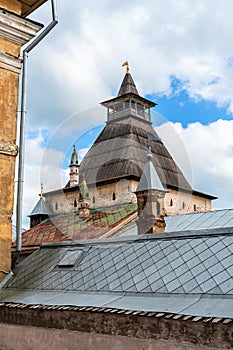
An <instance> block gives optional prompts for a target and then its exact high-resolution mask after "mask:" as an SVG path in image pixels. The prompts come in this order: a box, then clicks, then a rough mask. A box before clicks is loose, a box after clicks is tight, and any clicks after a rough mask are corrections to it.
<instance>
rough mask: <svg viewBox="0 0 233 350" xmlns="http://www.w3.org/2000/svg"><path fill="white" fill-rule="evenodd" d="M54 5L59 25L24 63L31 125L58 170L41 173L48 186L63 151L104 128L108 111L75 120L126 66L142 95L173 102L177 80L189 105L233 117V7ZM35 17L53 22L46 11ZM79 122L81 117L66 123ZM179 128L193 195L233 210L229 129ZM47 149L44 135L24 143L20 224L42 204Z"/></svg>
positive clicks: (114, 86)
mask: <svg viewBox="0 0 233 350" xmlns="http://www.w3.org/2000/svg"><path fill="white" fill-rule="evenodd" d="M57 5H58V13H59V24H58V25H57V26H56V27H55V28H54V30H53V31H52V32H51V33H50V34H49V36H48V37H46V38H45V39H44V40H43V42H41V43H40V45H39V46H37V47H36V48H35V49H34V50H33V51H32V52H31V53H30V55H29V62H28V68H29V71H28V99H27V101H28V102H27V111H28V113H27V115H28V116H29V118H27V125H28V128H29V129H30V130H32V131H34V130H37V131H38V130H41V129H48V131H49V133H50V135H53V137H52V141H53V142H50V144H49V149H50V153H48V154H49V160H50V159H52V160H53V161H54V162H55V163H53V165H52V167H51V163H50V162H49V161H46V162H45V164H44V165H45V168H46V169H47V170H46V171H47V175H48V176H47V178H48V180H49V181H50V179H51V180H52V179H55V178H58V179H59V181H60V161H62V159H63V156H64V154H63V152H64V153H66V151H67V150H68V149H69V147H70V146H71V145H72V143H73V142H74V141H75V139H76V138H78V136H79V133H80V132H82V130H83V129H84V128H85V127H86V128H90V127H91V126H92V125H97V124H99V123H103V122H104V121H105V120H106V115H105V112H104V111H101V110H98V113H97V109H96V107H94V108H93V109H92V111H90V113H89V112H88V113H76V112H79V111H82V110H83V109H87V108H89V107H92V106H96V105H97V104H98V103H99V102H101V101H102V100H105V99H108V98H110V97H111V96H115V95H116V93H117V90H118V87H119V84H120V82H121V79H122V77H123V75H124V70H123V68H122V67H121V63H122V62H124V61H125V60H128V61H129V63H130V66H131V71H132V75H133V78H134V80H135V82H136V84H137V87H138V90H139V92H140V93H141V95H144V94H153V93H155V94H165V95H169V94H171V93H172V89H171V76H173V77H176V78H177V79H180V80H181V81H182V82H183V85H182V86H181V88H183V89H185V90H186V91H187V93H188V94H189V96H190V97H191V98H192V99H199V98H203V99H204V100H207V101H213V102H214V103H216V104H217V105H218V106H226V107H227V108H228V112H229V113H231V114H232V115H233V94H232V81H233V63H232V58H233V46H232V44H231V43H232V42H233V22H232V12H233V3H232V0H225V1H224V2H219V0H205V1H203V0H197V1H195V4H194V3H193V2H191V1H186V0H164V1H160V0H156V1H154V0H148V1H146V2H144V3H143V2H142V1H140V0H136V1H134V2H132V1H129V0H126V1H124V5H123V6H120V5H119V3H118V2H116V1H113V0H103V1H101V2H99V1H97V2H93V1H91V0H87V1H85V2H80V1H69V4H68V3H67V1H65V0H58V1H57ZM34 18H35V19H36V20H38V21H39V22H44V23H48V22H49V21H50V3H49V2H47V3H46V4H45V5H44V6H42V7H41V9H40V10H39V11H38V12H37V14H36V15H35V16H34ZM73 113H75V114H76V115H78V117H77V118H73V117H71V118H70V119H68V118H67V117H68V116H70V115H71V114H73ZM173 126H174V128H175V130H176V132H177V133H178V135H179V136H180V139H181V140H179V137H177V136H174V139H176V144H177V147H176V157H177V158H178V159H181V163H182V159H186V161H185V162H183V165H182V166H181V167H182V169H184V171H185V173H186V175H187V177H188V178H189V179H191V180H192V177H193V186H194V187H195V189H197V190H200V191H204V192H209V193H213V194H216V195H218V196H219V197H220V198H223V200H219V201H216V206H217V205H219V207H220V206H228V205H230V204H231V196H230V194H229V193H230V191H229V189H230V186H232V176H231V168H232V157H233V154H232V153H233V151H232V149H233V148H232V141H231V135H232V123H231V122H225V121H218V122H216V123H212V124H210V125H209V126H203V125H202V124H200V123H194V124H191V125H189V126H188V128H186V129H184V128H182V126H181V125H180V124H175V125H173ZM169 140H171V137H170V138H169V137H168V138H167V142H169ZM42 141H43V136H42V134H39V136H38V137H37V138H36V139H34V140H28V139H27V141H26V147H27V150H30V152H29V151H28V152H29V153H27V156H26V169H25V191H24V193H25V195H24V196H25V200H24V216H25V215H26V214H28V213H29V212H30V210H31V209H32V206H33V204H34V203H35V202H36V201H37V199H38V197H37V196H36V194H37V193H38V192H39V189H40V181H41V179H40V167H41V166H40V164H41V159H42V153H43V150H44V149H43V146H42V145H41V142H42ZM182 143H183V144H184V145H185V148H183V147H182V146H181V145H182ZM58 149H59V151H57V150H58ZM185 149H186V150H187V153H188V155H187V154H185ZM33 150H34V151H33ZM32 151H33V152H32ZM172 153H173V152H172ZM190 162H191V164H192V165H191V166H189V164H190ZM178 163H179V161H178ZM192 172H193V175H192ZM52 174H53V175H52ZM55 174H57V175H56V176H55ZM51 182H52V185H53V186H54V185H55V184H54V183H53V180H52V181H51ZM59 183H60V182H59ZM59 183H58V184H57V185H56V186H58V185H59ZM50 185H51V184H48V188H46V186H47V184H45V190H48V189H49V187H50ZM218 203H219V204H218Z"/></svg>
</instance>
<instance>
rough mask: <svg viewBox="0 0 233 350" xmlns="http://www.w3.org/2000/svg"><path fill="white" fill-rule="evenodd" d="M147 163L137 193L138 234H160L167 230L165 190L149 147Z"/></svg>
mask: <svg viewBox="0 0 233 350" xmlns="http://www.w3.org/2000/svg"><path fill="white" fill-rule="evenodd" d="M147 160H148V161H147V163H146V165H145V168H144V170H143V173H142V176H141V179H140V181H139V184H138V187H137V189H136V191H135V193H136V196H137V202H138V219H137V221H136V224H137V226H138V233H139V234H145V233H158V232H163V231H164V230H165V226H166V224H165V221H164V215H163V214H164V213H163V212H164V197H165V193H166V192H165V190H164V187H163V185H162V183H161V181H160V179H159V176H158V174H157V172H156V170H155V168H154V165H153V163H152V154H151V150H150V147H149V152H148V155H147Z"/></svg>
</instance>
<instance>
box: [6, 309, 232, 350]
mask: <svg viewBox="0 0 233 350" xmlns="http://www.w3.org/2000/svg"><path fill="white" fill-rule="evenodd" d="M231 331H232V326H231V324H223V323H221V322H220V323H212V322H202V321H199V322H193V321H191V320H186V321H184V320H174V319H164V318H155V317H146V316H132V315H124V314H121V315H120V314H112V313H104V312H103V313H101V312H99V313H97V312H82V311H68V310H67V311H65V310H60V311H58V310H51V309H50V310H48V309H46V308H44V309H38V308H37V309H32V308H29V307H26V308H12V306H11V307H9V308H8V307H4V306H2V307H1V308H0V333H1V337H0V349H4V350H10V349H11V350H13V349H17V350H24V349H30V350H33V349H35V350H37V349H40V350H44V349H46V350H47V349H49V350H59V349H61V350H63V349H66V350H71V349H72V350H73V349H79V350H87V349H88V350H109V349H111V350H114V349H115V350H119V349H127V350H143V349H144V350H205V349H210V350H214V349H215V350H216V349H221V350H224V349H232V347H231V346H232V332H231Z"/></svg>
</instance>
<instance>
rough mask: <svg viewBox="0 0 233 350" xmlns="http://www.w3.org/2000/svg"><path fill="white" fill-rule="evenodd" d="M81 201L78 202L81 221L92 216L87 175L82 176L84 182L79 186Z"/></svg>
mask: <svg viewBox="0 0 233 350" xmlns="http://www.w3.org/2000/svg"><path fill="white" fill-rule="evenodd" d="M79 189H80V192H79V201H78V209H79V217H80V219H87V218H88V217H89V215H90V197H89V190H88V187H87V183H86V179H85V174H82V181H81V184H80V185H79Z"/></svg>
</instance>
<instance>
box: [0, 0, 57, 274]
mask: <svg viewBox="0 0 233 350" xmlns="http://www.w3.org/2000/svg"><path fill="white" fill-rule="evenodd" d="M51 11H52V21H51V22H50V23H49V24H48V26H47V27H46V28H44V30H43V31H42V32H41V33H40V34H39V35H38V36H37V37H36V38H35V39H34V40H33V41H32V42H31V43H30V44H29V45H28V46H27V47H26V48H25V49H24V50H23V54H22V55H23V59H22V83H21V110H20V121H19V123H20V126H19V127H20V131H19V163H18V182H17V205H16V254H15V256H14V257H13V259H12V268H13V267H14V266H15V264H16V263H17V260H18V257H19V254H20V252H21V249H22V206H23V183H24V158H25V119H26V97H27V63H28V54H29V53H30V52H31V51H32V50H33V49H34V48H35V47H36V46H37V45H38V44H39V43H40V42H41V41H42V40H43V39H44V38H45V37H46V36H47V35H48V34H49V32H50V31H51V30H52V29H53V28H54V27H55V26H56V24H57V23H58V20H57V12H56V6H55V1H54V0H51ZM6 277H7V276H6ZM6 277H5V278H6Z"/></svg>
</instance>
